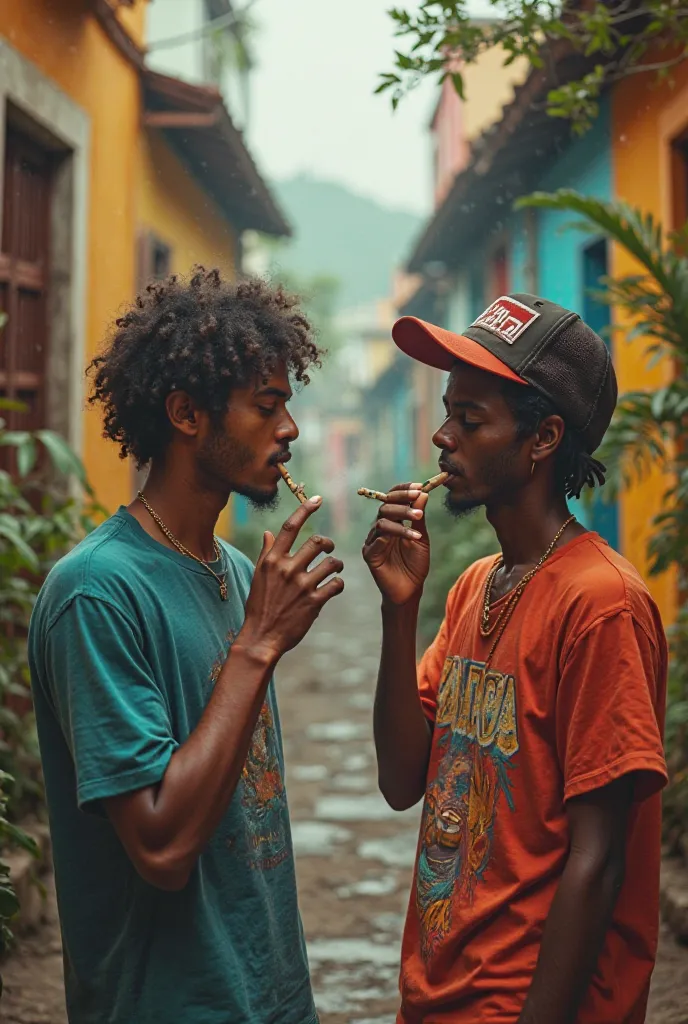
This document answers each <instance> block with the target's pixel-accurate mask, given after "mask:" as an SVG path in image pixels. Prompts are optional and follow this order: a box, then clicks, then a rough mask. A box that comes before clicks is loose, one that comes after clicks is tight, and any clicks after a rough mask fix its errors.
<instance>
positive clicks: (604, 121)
mask: <svg viewBox="0 0 688 1024" xmlns="http://www.w3.org/2000/svg"><path fill="white" fill-rule="evenodd" d="M560 188H572V189H575V190H576V191H577V192H581V193H583V194H586V195H593V196H596V197H597V198H599V199H611V198H612V197H613V177H612V151H611V106H610V103H609V102H608V100H605V101H603V102H602V103H601V105H600V113H599V117H598V118H597V119H596V121H595V123H594V125H593V126H592V128H591V129H590V131H588V132H587V133H586V134H585V135H584V136H583V137H582V138H577V137H575V136H572V137H571V142H570V145H569V146H568V147H567V149H566V150H565V152H564V153H562V154H561V155H560V156H559V157H558V158H557V159H556V160H554V161H553V162H552V163H551V164H550V165H549V166H548V167H545V168H544V170H543V173H542V175H541V177H540V178H539V180H538V181H537V183H536V184H535V186H534V188H533V191H542V192H555V191H556V190H557V189H560ZM529 218H530V223H531V229H532V227H533V225H534V230H535V246H534V248H535V253H536V260H537V282H538V283H537V291H538V293H539V294H540V295H544V296H546V297H547V298H548V299H551V300H552V301H553V302H558V303H560V304H561V305H562V306H566V307H567V308H568V309H573V310H575V311H576V312H577V313H580V314H581V316H582V317H583V318H584V319H585V320H587V322H588V323H590V325H591V326H592V327H593V328H594V329H595V330H598V331H601V330H603V328H604V326H605V323H604V322H603V321H604V315H605V314H604V310H603V309H601V308H600V307H599V305H597V304H596V303H594V302H591V300H590V298H589V296H588V295H587V291H588V289H589V288H590V287H591V285H592V286H594V285H595V284H596V281H595V280H594V269H595V260H591V259H590V258H589V252H588V253H587V254H586V250H589V249H590V246H591V242H594V239H591V238H590V237H589V236H587V235H585V234H583V233H582V232H580V231H573V230H568V231H567V230H562V229H565V228H566V227H567V225H570V224H571V223H572V222H573V221H575V220H576V219H577V218H576V216H575V214H571V213H566V212H558V211H553V210H536V211H534V216H533V212H532V211H529V212H528V213H526V212H523V211H522V212H519V213H513V214H512V215H511V216H510V217H509V218H508V219H507V221H506V224H505V229H506V235H507V237H508V253H509V288H510V291H529V290H530V288H529V285H528V273H527V270H528V260H529V252H530V251H532V248H533V247H532V245H529V240H528V237H527V232H526V225H527V223H528V219H529ZM495 227H496V225H495ZM490 250H491V244H490V242H489V241H488V242H487V243H486V244H485V245H481V246H480V248H477V247H476V248H475V249H472V251H471V260H470V263H469V265H468V267H467V272H466V274H465V275H464V276H463V277H462V278H461V289H462V291H463V296H458V295H457V296H455V297H454V299H453V302H452V306H453V307H454V308H461V307H462V306H463V307H464V308H466V307H467V308H468V310H470V316H471V319H472V318H473V317H475V316H477V315H478V314H479V313H480V312H482V310H483V309H484V308H485V306H486V305H487V303H488V301H491V300H492V299H493V298H496V296H493V295H488V294H487V291H488V288H489V285H488V283H487V282H488V280H489V278H488V264H487V260H488V255H489V253H490ZM591 274H592V276H591ZM469 322H470V321H469ZM451 326H452V328H453V329H454V330H457V329H460V328H458V325H457V324H455V323H452V325H451ZM571 510H572V511H573V512H575V514H576V515H577V516H578V517H579V519H580V521H581V522H583V523H584V524H585V525H586V526H588V527H589V528H591V529H596V530H598V531H599V532H600V533H601V534H602V536H603V537H605V539H606V540H607V541H608V542H609V543H610V544H612V545H613V546H615V547H616V546H617V545H618V514H617V509H616V506H614V505H611V506H610V505H604V504H603V503H602V502H601V501H600V499H599V498H596V499H595V500H594V501H593V502H589V503H583V502H582V501H572V502H571Z"/></svg>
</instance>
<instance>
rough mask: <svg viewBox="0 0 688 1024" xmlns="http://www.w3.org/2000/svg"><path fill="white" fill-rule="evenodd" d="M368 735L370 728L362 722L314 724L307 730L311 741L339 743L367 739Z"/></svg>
mask: <svg viewBox="0 0 688 1024" xmlns="http://www.w3.org/2000/svg"><path fill="white" fill-rule="evenodd" d="M368 734H369V729H368V726H367V725H362V724H361V723H360V722H347V721H341V722H314V723H313V724H312V725H309V726H308V728H307V729H306V735H307V736H308V738H309V740H335V741H336V742H339V743H346V742H347V741H349V740H360V739H363V738H364V737H366V738H367V737H368Z"/></svg>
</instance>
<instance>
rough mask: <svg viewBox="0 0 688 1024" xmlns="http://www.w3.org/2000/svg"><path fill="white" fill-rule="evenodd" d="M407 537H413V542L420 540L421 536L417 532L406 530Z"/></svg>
mask: <svg viewBox="0 0 688 1024" xmlns="http://www.w3.org/2000/svg"><path fill="white" fill-rule="evenodd" d="M406 532H407V533H408V535H409V537H413V539H414V540H420V538H421V536H422V534H420V533H418V531H417V530H407V531H406Z"/></svg>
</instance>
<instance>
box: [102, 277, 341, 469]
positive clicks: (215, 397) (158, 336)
mask: <svg viewBox="0 0 688 1024" xmlns="http://www.w3.org/2000/svg"><path fill="white" fill-rule="evenodd" d="M298 301H299V300H298V298H297V297H296V296H294V295H290V294H287V293H286V292H285V291H284V289H283V288H282V287H281V286H280V287H277V288H272V287H270V286H269V285H268V284H266V282H265V281H262V280H260V279H251V280H244V281H241V282H240V283H238V284H230V283H227V282H226V281H223V280H222V279H221V277H220V272H219V271H218V270H205V269H204V268H203V267H195V268H194V270H193V272H192V275H191V276H190V277H189V278H188V279H182V278H179V277H177V276H172V277H170V278H168V280H166V281H163V282H159V283H156V284H151V285H149V286H148V287H147V288H146V290H145V292H144V293H143V294H141V295H139V297H138V298H137V299H136V302H135V303H134V305H133V306H132V307H131V309H129V310H128V311H127V312H126V313H125V314H124V315H123V316H121V317H120V318H119V319H118V320H117V321H116V322H115V325H114V327H113V330H112V333H111V337H110V339H109V342H108V344H107V345H106V347H105V349H104V351H103V352H102V353H101V354H100V355H98V356H96V358H95V359H94V360H93V361H92V363H91V364H90V366H89V368H88V371H87V372H88V374H89V375H90V376H91V378H92V391H91V395H90V397H89V403H90V404H91V405H96V404H97V405H102V406H103V410H104V431H103V436H104V437H107V438H109V439H110V440H111V441H115V442H117V443H118V444H119V446H120V457H121V458H123V459H124V458H127V457H128V456H131V457H132V458H133V459H134V460H135V461H136V464H137V466H138V467H139V468H140V467H141V466H144V465H146V463H148V462H150V460H151V459H154V458H156V457H159V456H160V455H162V453H163V452H164V451H165V449H166V447H167V445H168V443H169V441H170V439H171V437H172V425H171V423H170V421H169V419H168V416H167V411H166V407H165V400H166V398H167V396H168V395H169V393H170V392H171V391H174V390H176V389H179V390H182V391H186V392H188V394H189V395H191V397H192V398H193V399H194V401H196V402H198V404H199V406H200V407H201V408H202V409H204V410H206V411H207V412H208V413H210V415H211V416H213V417H214V418H215V419H216V420H219V418H220V417H221V416H222V415H223V414H224V412H225V411H226V409H227V407H228V404H229V399H230V394H231V392H232V389H233V388H236V387H246V386H248V384H249V383H250V382H251V381H253V380H255V379H256V378H257V377H265V376H268V375H269V374H270V373H271V372H272V371H273V370H274V368H275V366H276V365H277V364H278V363H285V364H286V366H287V369H288V371H289V373H290V375H291V376H292V378H293V379H295V380H296V381H298V382H302V383H304V384H308V382H309V378H308V373H307V370H308V368H309V367H310V366H313V365H315V366H319V365H320V356H321V355H322V352H321V351H320V349H319V348H318V347H317V345H316V343H315V341H314V337H313V329H312V327H311V324H310V322H309V321H308V319H307V317H306V316H305V315H304V314H303V312H302V311H301V310H300V309H299V307H298Z"/></svg>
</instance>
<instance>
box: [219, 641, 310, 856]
mask: <svg viewBox="0 0 688 1024" xmlns="http://www.w3.org/2000/svg"><path fill="white" fill-rule="evenodd" d="M235 638H236V634H235V633H234V632H233V631H231V632H230V633H229V634H228V636H227V641H226V648H227V649H226V652H225V653H224V654H223V656H222V657H221V658H218V659H217V661H216V662H215V664H214V665H213V670H212V672H211V676H210V680H211V684H212V685H213V686H214V685H215V683H216V682H217V679H218V677H219V675H220V672H221V671H222V666H223V665H224V663H225V660H226V658H227V653H228V651H229V648H230V646H231V644H232V643H233V641H234V640H235ZM238 794H239V800H240V801H241V805H242V807H243V808H244V809H245V811H246V818H245V821H244V826H245V827H244V830H242V831H241V832H240V833H238V834H234V835H232V836H230V838H229V839H228V840H227V847H228V849H230V850H231V851H232V852H233V853H238V854H239V855H240V856H241V857H243V859H244V860H245V862H246V866H247V867H249V868H254V869H257V870H260V871H269V870H270V869H271V868H275V867H277V865H278V864H281V863H282V861H283V860H286V858H287V857H289V856H290V852H291V851H290V849H289V843H288V839H287V834H286V831H285V828H284V820H285V816H286V814H287V795H286V791H285V788H284V779H283V771H282V763H281V758H280V751H279V745H278V743H277V734H276V731H275V719H274V715H273V713H272V710H271V708H270V705H269V703H268V702H267V701H265V703H264V704H263V706H262V708H261V711H260V715H259V716H258V721H257V723H256V728H255V730H254V732H253V738H252V739H251V745H250V746H249V748H248V754H247V756H246V762H245V764H244V767H243V769H242V772H241V778H240V779H239V785H238Z"/></svg>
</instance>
